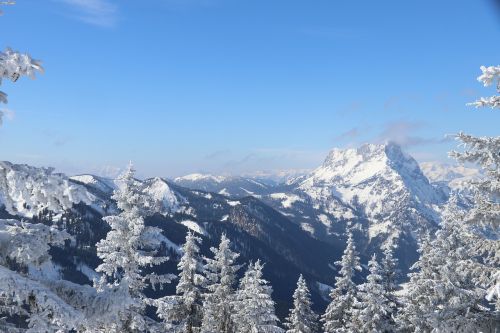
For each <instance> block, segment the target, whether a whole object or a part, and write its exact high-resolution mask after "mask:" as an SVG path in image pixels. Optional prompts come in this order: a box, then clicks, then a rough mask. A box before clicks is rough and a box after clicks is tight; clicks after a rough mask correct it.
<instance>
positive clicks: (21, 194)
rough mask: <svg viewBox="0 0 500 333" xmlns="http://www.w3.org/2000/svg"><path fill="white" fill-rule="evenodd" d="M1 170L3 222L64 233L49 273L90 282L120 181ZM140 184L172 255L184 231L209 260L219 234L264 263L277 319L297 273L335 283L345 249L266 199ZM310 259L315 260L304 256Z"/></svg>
mask: <svg viewBox="0 0 500 333" xmlns="http://www.w3.org/2000/svg"><path fill="white" fill-rule="evenodd" d="M1 166H2V168H1V169H0V171H1V178H0V180H1V183H0V198H2V200H1V201H0V218H12V219H18V220H20V219H22V218H27V219H29V220H32V221H33V222H35V223H41V224H44V225H48V226H54V227H56V228H60V229H64V230H67V231H68V233H69V234H71V235H72V236H73V237H74V241H72V242H71V243H68V244H66V245H65V246H64V249H63V250H57V251H56V252H54V253H53V258H54V263H55V265H56V266H55V267H56V268H54V272H55V273H54V274H56V273H57V274H61V276H63V277H64V278H65V279H66V280H69V281H72V282H75V283H79V284H82V283H83V284H90V283H91V279H92V278H94V277H95V276H96V273H95V271H94V269H95V267H96V266H97V264H98V263H99V260H98V258H97V257H96V254H95V244H96V243H97V242H98V241H99V240H100V239H102V238H104V237H105V235H106V233H107V232H108V230H109V227H108V225H107V224H106V223H105V222H104V221H103V220H102V217H103V216H105V215H108V214H111V213H114V212H115V211H116V207H115V203H114V202H113V200H112V198H111V196H112V193H113V190H114V189H116V188H117V186H119V183H118V182H115V181H113V180H111V179H107V178H103V177H97V176H93V175H78V176H73V177H67V176H65V175H63V174H58V173H54V172H53V170H52V169H44V168H35V167H30V166H26V165H15V164H11V163H7V162H5V163H2V164H1ZM137 182H139V183H140V184H141V185H142V187H143V191H144V192H147V193H149V194H150V195H151V197H152V198H153V199H155V201H156V202H157V204H158V205H157V206H158V207H159V209H158V210H157V212H158V214H155V215H154V216H152V217H151V218H149V219H148V223H150V224H152V225H155V226H157V227H159V228H161V230H162V233H163V235H164V237H165V238H164V243H165V249H166V250H167V251H168V254H169V256H170V257H171V258H174V259H175V258H177V257H178V254H179V246H180V245H181V244H182V243H183V242H184V239H185V235H186V232H187V230H192V231H194V232H196V233H197V234H199V235H200V236H201V237H202V238H203V240H204V241H203V246H202V253H203V254H204V255H207V256H208V255H209V254H210V247H212V246H216V245H217V244H218V241H219V239H220V237H221V235H222V234H223V233H225V234H227V235H228V237H230V238H231V240H232V243H233V244H234V247H235V250H237V251H238V252H239V253H241V262H242V263H244V262H248V261H249V260H253V261H255V260H257V259H262V260H264V261H265V262H266V263H268V264H269V266H267V267H269V268H267V269H266V271H267V272H266V275H267V276H268V278H269V280H270V281H272V282H274V284H275V285H276V287H275V300H276V301H277V302H278V304H279V308H278V313H279V314H280V316H284V315H285V314H286V311H287V309H288V308H289V306H290V304H289V301H290V300H289V298H290V296H291V295H292V293H293V289H294V288H295V282H296V278H297V276H298V275H299V274H304V276H307V277H308V278H309V279H311V281H317V282H318V283H322V284H329V283H330V284H331V283H332V278H333V275H334V274H333V272H332V270H331V268H330V266H329V264H330V263H332V262H334V261H335V260H338V259H339V257H340V255H341V253H342V247H343V244H341V243H337V244H328V243H325V242H322V241H320V240H318V239H315V238H312V237H310V235H309V234H308V233H305V232H303V230H302V229H301V228H300V227H299V226H297V225H296V224H295V223H294V222H292V221H290V220H289V219H288V218H287V217H285V216H283V215H282V214H280V213H279V212H277V211H276V210H274V209H273V208H271V207H270V206H268V205H266V204H265V203H264V202H262V201H260V200H258V199H256V198H254V197H252V196H248V195H246V196H245V197H244V198H230V197H228V196H224V195H221V194H218V193H213V192H212V193H211V192H207V191H202V190H192V189H188V188H185V187H181V186H179V185H177V184H175V183H173V182H170V181H168V180H165V179H162V178H151V179H146V180H143V181H141V180H137ZM250 183H252V184H254V183H253V182H250ZM255 186H259V187H261V186H260V185H258V184H255ZM304 248H306V249H307V251H304ZM311 254H313V258H310V257H309V256H310V255H311ZM165 265H166V266H162V267H161V269H162V270H166V271H172V272H175V269H176V263H175V261H173V262H172V261H171V262H168V263H166V264H165ZM170 291H171V290H170ZM313 295H316V296H314V297H316V299H317V304H319V306H324V305H325V304H324V300H322V299H321V297H320V296H319V291H315V290H313Z"/></svg>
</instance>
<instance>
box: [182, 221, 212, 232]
mask: <svg viewBox="0 0 500 333" xmlns="http://www.w3.org/2000/svg"><path fill="white" fill-rule="evenodd" d="M181 224H182V225H184V226H185V227H187V228H188V229H189V230H192V231H194V232H196V233H197V234H200V235H207V232H206V231H205V229H204V228H203V227H201V226H200V225H199V224H198V223H197V222H195V221H191V220H184V221H181Z"/></svg>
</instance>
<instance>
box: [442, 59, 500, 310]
mask: <svg viewBox="0 0 500 333" xmlns="http://www.w3.org/2000/svg"><path fill="white" fill-rule="evenodd" d="M481 71H482V75H480V76H479V77H478V78H477V79H478V81H480V82H482V83H483V84H484V86H485V87H487V86H490V85H496V90H497V93H498V94H499V95H496V96H492V97H487V98H484V97H483V98H480V99H479V100H477V101H476V102H474V103H471V104H472V105H474V106H476V107H491V108H496V109H498V108H500V66H490V67H485V66H481ZM456 138H457V140H459V141H460V142H461V145H462V147H463V151H462V152H457V151H453V152H451V153H450V155H451V157H453V158H455V159H457V160H458V161H459V162H462V163H474V164H477V165H478V166H479V167H480V168H481V170H482V171H483V175H484V176H483V177H482V178H480V179H479V180H472V181H470V183H469V184H470V187H471V188H472V192H473V193H474V206H473V208H472V209H471V210H470V211H469V212H468V213H467V214H466V215H465V216H464V218H463V222H464V224H466V225H468V226H469V227H470V229H469V230H475V231H477V230H478V229H479V230H482V231H483V232H482V233H478V232H474V233H473V234H472V236H473V237H472V238H475V239H472V242H471V244H470V245H471V248H470V251H474V252H475V253H476V254H478V255H479V256H481V257H482V258H483V260H484V264H485V265H484V267H483V270H482V274H481V275H480V276H479V277H478V279H479V280H480V283H481V284H487V283H489V284H490V285H493V286H492V287H491V289H490V293H489V295H488V298H490V300H492V298H493V297H494V296H496V297H497V302H496V310H497V311H500V308H499V305H500V300H499V299H500V281H499V280H500V279H499V276H500V269H499V267H500V240H499V239H500V232H499V230H500V137H498V136H497V137H474V136H472V135H467V134H464V133H459V134H458V135H457V136H456Z"/></svg>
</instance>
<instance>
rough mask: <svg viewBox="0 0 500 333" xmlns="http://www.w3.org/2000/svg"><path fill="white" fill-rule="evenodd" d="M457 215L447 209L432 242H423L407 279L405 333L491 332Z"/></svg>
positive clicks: (452, 206)
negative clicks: (417, 332)
mask: <svg viewBox="0 0 500 333" xmlns="http://www.w3.org/2000/svg"><path fill="white" fill-rule="evenodd" d="M460 215H461V214H460V212H459V211H458V210H457V209H456V206H455V204H454V200H453V201H452V202H451V203H450V204H449V205H448V206H447V209H446V212H445V214H444V220H443V222H442V228H441V230H439V231H438V232H437V234H436V237H435V239H431V237H430V236H427V237H425V239H423V241H422V243H421V248H420V259H419V260H418V261H417V263H415V265H414V267H413V268H414V269H416V270H417V271H416V272H415V273H412V274H410V281H409V283H408V284H407V292H406V293H405V296H404V298H403V308H402V309H401V310H400V311H399V314H398V317H397V319H398V324H399V326H400V328H401V329H402V330H403V331H408V332H413V331H424V332H427V331H429V332H430V331H433V332H475V331H481V330H483V329H485V328H488V327H489V328H491V327H492V325H494V324H493V322H494V320H493V317H492V314H491V312H490V311H488V309H487V308H486V307H485V305H486V304H485V300H484V297H485V295H486V290H485V288H482V287H480V286H478V285H477V283H476V279H475V275H476V271H477V269H478V268H479V266H477V264H476V263H475V258H474V257H475V256H474V255H473V254H472V253H471V252H470V251H469V250H468V242H467V241H464V229H463V228H462V226H461V223H460V222H458V221H461V218H460Z"/></svg>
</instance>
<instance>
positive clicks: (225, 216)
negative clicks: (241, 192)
mask: <svg viewBox="0 0 500 333" xmlns="http://www.w3.org/2000/svg"><path fill="white" fill-rule="evenodd" d="M227 220H229V215H224V216H223V217H222V218H221V219H220V221H221V222H224V221H227Z"/></svg>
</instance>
